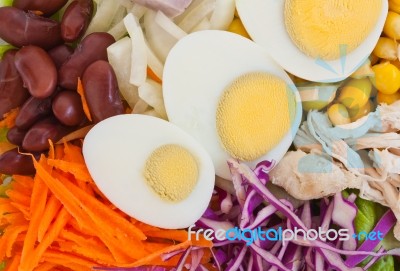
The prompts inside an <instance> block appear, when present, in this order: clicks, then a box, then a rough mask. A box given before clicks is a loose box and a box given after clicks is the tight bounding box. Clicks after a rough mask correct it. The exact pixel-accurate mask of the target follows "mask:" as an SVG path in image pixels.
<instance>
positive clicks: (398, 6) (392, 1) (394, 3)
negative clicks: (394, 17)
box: [389, 0, 400, 13]
mask: <svg viewBox="0 0 400 271" xmlns="http://www.w3.org/2000/svg"><path fill="white" fill-rule="evenodd" d="M389 10H391V11H394V12H397V13H400V1H399V0H389Z"/></svg>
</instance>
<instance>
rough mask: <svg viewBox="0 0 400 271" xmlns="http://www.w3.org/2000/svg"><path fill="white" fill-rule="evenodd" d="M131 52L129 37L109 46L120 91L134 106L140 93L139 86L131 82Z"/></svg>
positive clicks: (108, 49)
mask: <svg viewBox="0 0 400 271" xmlns="http://www.w3.org/2000/svg"><path fill="white" fill-rule="evenodd" d="M124 28H125V27H124ZM131 53H132V41H131V39H130V38H129V37H125V38H123V39H121V40H119V41H117V42H115V43H114V44H112V45H111V46H109V47H108V48H107V56H108V62H110V64H111V66H112V67H113V69H114V71H115V75H116V77H117V81H118V87H119V91H120V92H121V95H122V97H123V98H124V99H125V100H126V101H127V103H128V104H129V106H130V107H131V108H134V106H135V105H136V103H137V101H138V99H139V94H138V88H137V87H136V86H134V85H132V84H131V83H129V78H130V74H131V63H132V62H131Z"/></svg>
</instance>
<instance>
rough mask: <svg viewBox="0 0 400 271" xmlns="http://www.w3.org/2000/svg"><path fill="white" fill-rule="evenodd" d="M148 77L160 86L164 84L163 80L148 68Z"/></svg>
mask: <svg viewBox="0 0 400 271" xmlns="http://www.w3.org/2000/svg"><path fill="white" fill-rule="evenodd" d="M147 75H148V76H149V77H150V79H152V80H154V81H156V82H157V83H159V84H162V80H161V79H160V78H159V77H158V76H157V75H156V74H155V73H154V71H153V70H152V69H151V68H150V67H149V66H147Z"/></svg>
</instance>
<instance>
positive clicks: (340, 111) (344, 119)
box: [327, 103, 351, 125]
mask: <svg viewBox="0 0 400 271" xmlns="http://www.w3.org/2000/svg"><path fill="white" fill-rule="evenodd" d="M327 113H328V117H329V119H330V120H331V122H332V124H333V125H342V124H348V123H350V122H351V121H350V117H349V112H348V111H347V109H346V107H345V106H344V105H342V104H338V103H336V104H333V105H331V106H330V107H329V108H328V110H327Z"/></svg>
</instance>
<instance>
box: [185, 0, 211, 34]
mask: <svg viewBox="0 0 400 271" xmlns="http://www.w3.org/2000/svg"><path fill="white" fill-rule="evenodd" d="M214 8H215V2H214V1H212V2H210V1H203V2H202V3H201V4H199V5H198V6H197V7H196V8H194V9H193V10H191V11H190V12H188V13H187V14H186V15H185V17H184V18H182V20H181V21H180V22H179V24H178V25H179V27H180V28H182V29H183V31H185V32H187V33H189V32H191V30H192V29H193V28H194V27H195V26H196V25H198V24H199V23H200V22H201V21H202V20H203V19H204V18H205V17H207V16H209V15H210V14H211V13H212V12H213V10H214Z"/></svg>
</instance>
